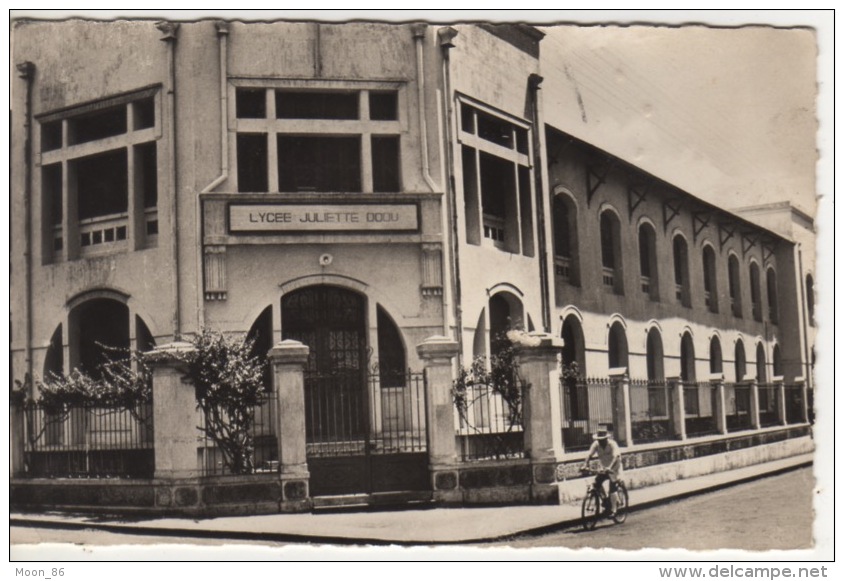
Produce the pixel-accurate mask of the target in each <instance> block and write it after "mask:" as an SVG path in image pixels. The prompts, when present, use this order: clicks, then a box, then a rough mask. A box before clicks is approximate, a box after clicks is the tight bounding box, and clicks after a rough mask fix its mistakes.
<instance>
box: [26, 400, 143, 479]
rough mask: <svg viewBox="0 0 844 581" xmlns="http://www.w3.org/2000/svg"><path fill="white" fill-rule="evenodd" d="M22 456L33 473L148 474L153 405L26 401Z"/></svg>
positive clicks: (35, 475)
mask: <svg viewBox="0 0 844 581" xmlns="http://www.w3.org/2000/svg"><path fill="white" fill-rule="evenodd" d="M23 412H24V434H25V435H24V437H25V443H24V457H25V459H24V461H25V472H26V475H27V476H29V477H32V478H152V476H153V473H154V471H155V457H154V451H153V423H152V404H151V403H148V402H147V403H140V404H137V405H136V406H135V407H133V408H132V409H126V408H123V407H106V406H96V405H59V406H44V405H41V404H34V403H30V404H26V405H25V406H24V407H23Z"/></svg>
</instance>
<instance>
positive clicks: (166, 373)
mask: <svg viewBox="0 0 844 581" xmlns="http://www.w3.org/2000/svg"><path fill="white" fill-rule="evenodd" d="M194 351H195V349H194V346H193V345H191V344H190V343H186V342H182V341H177V342H174V343H168V344H166V345H162V346H161V347H158V348H156V349H154V350H153V351H151V352H149V353H148V354H147V360H148V361H149V364H150V367H152V418H153V419H152V421H153V427H154V430H153V442H154V446H155V478H156V479H168V480H174V479H182V478H193V477H196V476H199V474H200V471H199V462H198V461H197V442H198V441H199V436H200V433H199V431H198V430H197V427H196V426H197V423H198V416H197V409H196V391H195V389H194V386H193V385H192V384H191V383H190V382H189V381H188V380H186V378H185V374H186V373H187V366H186V365H185V364H184V363H183V362H182V358H183V357H184V356H187V355H189V354H191V353H192V352H194Z"/></svg>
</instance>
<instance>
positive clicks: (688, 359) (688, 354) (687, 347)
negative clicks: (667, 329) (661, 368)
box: [680, 331, 696, 382]
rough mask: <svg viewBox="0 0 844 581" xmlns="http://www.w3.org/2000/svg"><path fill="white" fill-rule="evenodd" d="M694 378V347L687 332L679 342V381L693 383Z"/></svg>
mask: <svg viewBox="0 0 844 581" xmlns="http://www.w3.org/2000/svg"><path fill="white" fill-rule="evenodd" d="M695 377H696V376H695V345H694V341H693V340H692V336H691V334H690V333H689V332H688V331H687V332H685V333H683V338H682V339H681V340H680V379H682V380H683V381H689V382H693V381H695Z"/></svg>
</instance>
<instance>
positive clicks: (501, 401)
mask: <svg viewBox="0 0 844 581" xmlns="http://www.w3.org/2000/svg"><path fill="white" fill-rule="evenodd" d="M522 388H523V386H522V385H521V383H519V392H520V393H519V396H518V397H517V398H513V397H510V398H509V401H508V398H505V396H504V395H502V394H501V393H499V392H498V391H497V390H496V389H494V388H493V387H492V386H491V385H487V384H470V385H467V386H466V392H465V399H464V402H465V403H464V405H463V406H462V409H461V406H460V405H459V404H458V405H457V406H456V407H457V415H458V418H457V422H458V430H457V434H458V442H459V444H460V451H461V456H462V458H463V460H499V459H505V458H523V457H524V455H525V446H524V429H523V426H522V399H521V395H522V394H523V393H524V391H523V389H522Z"/></svg>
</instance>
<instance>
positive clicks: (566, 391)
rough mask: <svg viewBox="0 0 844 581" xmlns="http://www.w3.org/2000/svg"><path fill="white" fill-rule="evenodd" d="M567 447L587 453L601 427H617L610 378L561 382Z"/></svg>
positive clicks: (568, 379)
mask: <svg viewBox="0 0 844 581" xmlns="http://www.w3.org/2000/svg"><path fill="white" fill-rule="evenodd" d="M560 390H561V393H560V396H561V397H560V401H561V402H562V406H563V414H562V416H563V417H562V424H563V447H564V448H565V449H566V450H567V451H578V450H586V449H587V448H589V446H590V445H591V444H592V434H593V433H595V432H596V431H597V430H598V428H599V427H607V428H608V429H610V430H611V429H612V426H613V381H612V380H610V379H608V378H594V377H592V378H566V379H562V380H561V381H560Z"/></svg>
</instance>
